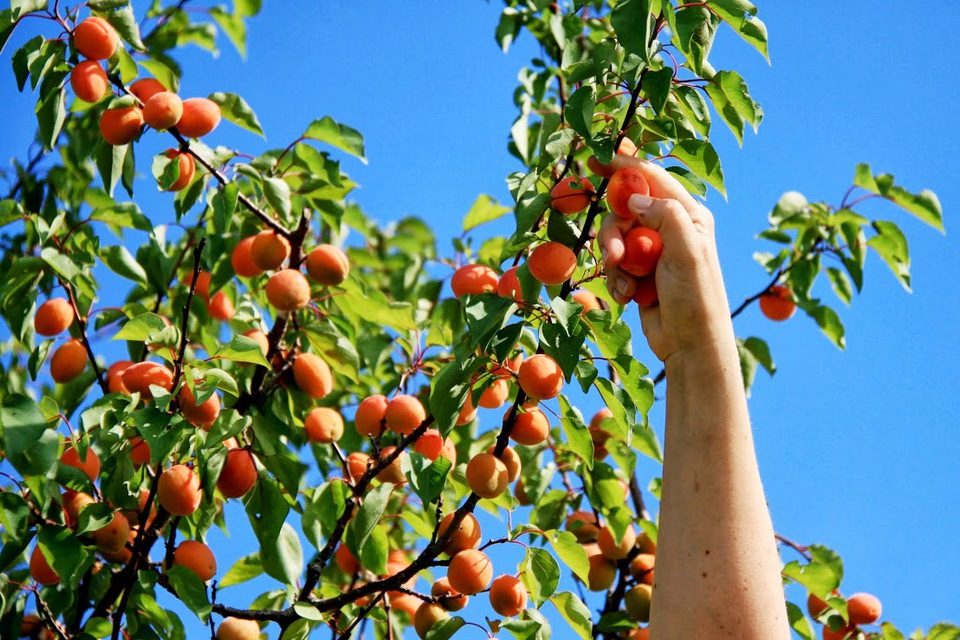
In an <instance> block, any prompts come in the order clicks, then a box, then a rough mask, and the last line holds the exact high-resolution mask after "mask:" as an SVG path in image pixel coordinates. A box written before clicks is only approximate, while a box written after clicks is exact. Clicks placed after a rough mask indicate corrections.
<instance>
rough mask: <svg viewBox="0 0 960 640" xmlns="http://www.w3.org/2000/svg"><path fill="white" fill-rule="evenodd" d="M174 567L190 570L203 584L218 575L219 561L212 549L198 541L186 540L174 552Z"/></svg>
mask: <svg viewBox="0 0 960 640" xmlns="http://www.w3.org/2000/svg"><path fill="white" fill-rule="evenodd" d="M173 564H174V566H181V567H186V568H187V569H190V571H193V572H194V573H195V574H197V577H198V578H200V580H202V581H203V582H206V581H207V580H209V579H210V578H212V577H213V576H215V575H216V574H217V559H216V558H215V557H214V555H213V552H212V551H210V547H208V546H207V545H205V544H203V543H202V542H199V541H197V540H184V541H183V542H181V543H180V544H178V545H177V548H176V549H175V550H174V551H173Z"/></svg>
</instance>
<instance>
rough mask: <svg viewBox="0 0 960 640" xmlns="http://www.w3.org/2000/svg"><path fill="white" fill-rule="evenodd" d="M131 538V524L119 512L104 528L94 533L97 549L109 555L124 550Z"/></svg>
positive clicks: (115, 513)
mask: <svg viewBox="0 0 960 640" xmlns="http://www.w3.org/2000/svg"><path fill="white" fill-rule="evenodd" d="M129 536H130V523H129V522H127V519H126V518H124V517H123V515H122V514H121V513H120V512H119V511H117V512H114V514H113V519H112V520H111V521H110V522H109V523H108V524H106V525H104V526H103V527H101V528H99V529H97V530H96V531H94V532H93V534H92V537H93V542H94V544H96V545H97V549H99V550H100V551H103V552H107V553H116V552H118V551H120V549H123V546H124V545H125V544H127V538H128V537H129Z"/></svg>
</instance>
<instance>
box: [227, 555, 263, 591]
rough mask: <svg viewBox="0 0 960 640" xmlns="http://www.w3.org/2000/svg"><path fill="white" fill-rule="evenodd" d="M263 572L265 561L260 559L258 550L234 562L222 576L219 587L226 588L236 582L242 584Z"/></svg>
mask: <svg viewBox="0 0 960 640" xmlns="http://www.w3.org/2000/svg"><path fill="white" fill-rule="evenodd" d="M262 573H263V563H262V562H261V561H260V552H259V551H256V552H254V553H251V554H250V555H246V556H243V557H242V558H240V559H239V560H237V561H236V562H234V563H233V566H232V567H230V570H229V571H227V573H226V574H225V575H224V576H223V577H222V578H220V581H219V582H218V583H217V587H218V588H220V589H224V588H226V587H232V586H233V585H236V584H242V583H244V582H247V581H248V580H253V579H254V578H256V577H257V576H259V575H261V574H262Z"/></svg>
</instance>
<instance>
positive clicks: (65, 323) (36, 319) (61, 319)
mask: <svg viewBox="0 0 960 640" xmlns="http://www.w3.org/2000/svg"><path fill="white" fill-rule="evenodd" d="M73 318H74V314H73V306H71V305H70V302H69V301H68V300H67V299H66V298H50V299H49V300H47V301H46V302H44V303H43V304H42V305H40V307H39V308H38V309H37V313H36V315H34V316H33V328H34V330H35V331H36V332H37V335H39V336H45V337H50V336H55V335H59V334H61V333H63V332H64V331H66V330H67V329H69V328H70V325H71V324H73Z"/></svg>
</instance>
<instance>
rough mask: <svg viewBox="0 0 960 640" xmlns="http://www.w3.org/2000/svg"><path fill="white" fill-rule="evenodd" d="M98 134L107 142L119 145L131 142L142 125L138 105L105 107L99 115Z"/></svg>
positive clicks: (141, 114)
mask: <svg viewBox="0 0 960 640" xmlns="http://www.w3.org/2000/svg"><path fill="white" fill-rule="evenodd" d="M99 126H100V135H101V136H103V139H104V140H106V141H107V143H108V144H112V145H114V146H120V145H124V144H127V143H129V142H132V141H133V139H134V138H136V137H137V136H138V135H139V134H140V127H142V126H143V112H142V111H141V110H140V107H117V108H116V109H107V110H106V111H104V112H103V114H102V115H101V116H100V124H99Z"/></svg>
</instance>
